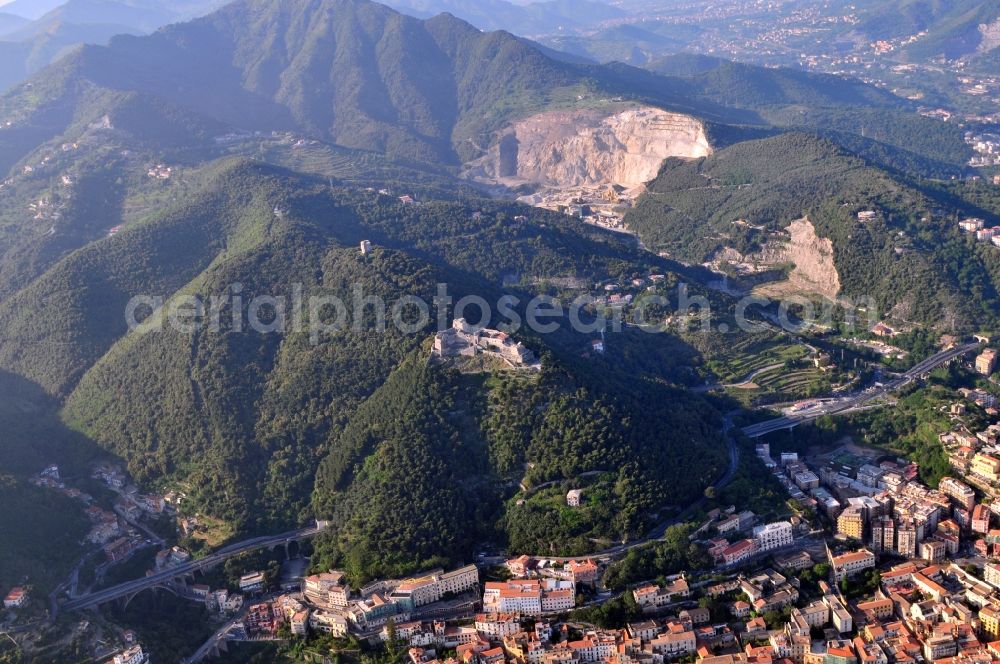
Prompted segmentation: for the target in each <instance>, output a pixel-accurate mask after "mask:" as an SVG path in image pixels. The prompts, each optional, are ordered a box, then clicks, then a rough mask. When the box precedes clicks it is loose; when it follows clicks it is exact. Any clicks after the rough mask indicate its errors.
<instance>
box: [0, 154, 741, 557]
mask: <svg viewBox="0 0 1000 664" xmlns="http://www.w3.org/2000/svg"><path fill="white" fill-rule="evenodd" d="M122 168H125V167H124V166H122ZM187 178H188V180H189V181H190V182H191V186H190V188H189V189H187V190H186V193H185V195H184V196H183V197H182V198H181V199H180V200H177V201H176V202H173V203H167V204H166V205H165V206H164V207H163V208H162V209H159V210H157V211H155V212H152V213H151V214H148V215H146V216H144V217H142V218H141V219H140V220H138V221H136V222H134V223H132V224H129V225H128V226H127V227H126V228H125V229H123V230H122V231H121V232H120V233H118V234H116V235H115V236H113V237H104V238H102V239H99V240H91V241H89V242H88V241H85V240H84V239H81V240H80V241H82V242H85V243H84V245H83V246H82V247H81V248H79V249H75V250H72V251H70V252H69V253H68V254H67V255H65V256H64V257H61V258H55V257H53V258H51V259H50V260H52V261H54V262H53V263H52V265H51V267H47V268H44V269H43V271H42V273H41V274H40V276H39V277H38V278H37V279H34V280H33V281H31V283H30V284H28V285H27V286H25V287H23V288H21V289H17V290H16V292H14V293H13V294H12V295H11V296H10V297H9V298H7V299H5V300H4V301H3V303H2V304H0V319H2V320H3V324H2V329H3V330H4V332H3V340H2V343H0V347H2V348H3V352H2V357H0V366H3V367H6V368H8V369H10V370H12V371H14V372H16V373H18V374H19V375H23V376H26V377H27V378H29V379H30V380H31V381H33V382H34V383H37V384H39V385H41V386H42V387H44V389H45V390H46V391H47V392H49V393H50V394H52V395H55V396H56V397H57V398H59V399H62V400H64V407H63V411H62V417H63V419H64V421H65V422H66V423H67V425H68V426H70V427H71V428H72V429H73V430H74V431H75V432H77V433H79V434H80V435H81V436H84V437H86V439H88V440H92V441H94V442H95V443H96V444H98V445H99V446H100V447H101V448H103V449H105V450H107V451H109V452H111V453H114V454H115V455H118V456H120V457H121V458H123V459H124V460H126V461H127V463H128V468H129V470H130V472H131V473H132V475H133V476H134V477H135V478H136V479H137V480H138V481H139V482H141V483H143V484H144V485H146V486H177V487H179V488H182V489H183V490H184V491H185V492H186V493H187V494H188V496H189V498H190V499H191V500H192V501H194V504H197V505H199V506H202V509H205V510H207V511H209V512H210V513H212V514H214V515H216V516H220V517H223V518H225V519H226V520H227V521H229V522H231V523H233V524H234V525H235V526H237V528H238V529H239V530H240V531H241V532H260V531H270V530H274V529H280V528H285V527H288V526H290V525H294V524H295V523H298V522H300V521H302V520H304V519H306V518H308V517H309V516H311V515H320V516H331V517H334V518H335V521H336V523H337V524H338V526H337V528H336V529H335V532H334V535H333V537H334V538H333V539H331V540H330V541H329V542H328V543H327V544H326V545H324V546H325V548H324V549H323V550H324V555H330V556H345V555H348V554H350V555H353V556H355V557H357V560H358V561H360V562H358V565H360V566H361V567H359V569H364V570H368V571H367V572H363V571H359V572H358V574H359V575H364V574H366V573H368V574H370V573H374V572H375V571H379V572H398V571H400V570H408V569H413V568H414V567H415V566H418V565H419V563H423V562H426V561H429V560H432V559H434V558H435V557H437V556H446V557H451V558H452V559H454V560H456V561H457V560H461V559H463V558H464V557H465V556H466V555H467V554H468V553H469V551H470V547H471V546H472V541H473V540H472V538H473V536H474V535H476V532H477V531H475V530H474V529H473V530H470V529H469V528H468V527H458V526H459V521H458V520H459V519H465V520H467V519H468V518H469V517H468V515H469V514H475V515H478V517H477V523H482V524H484V526H483V527H484V528H486V529H487V530H484V531H483V533H488V532H489V529H490V528H492V525H491V524H499V525H498V528H499V530H497V531H495V532H496V533H499V534H498V535H495V537H498V538H500V539H506V538H509V539H510V541H511V543H512V544H513V545H514V546H517V547H519V548H522V549H524V550H527V549H528V548H530V547H532V546H535V545H543V544H544V546H546V547H550V548H552V550H563V551H581V550H585V549H586V548H588V546H589V544H588V542H589V540H588V538H589V537H598V538H611V539H616V538H619V537H622V536H634V535H637V534H639V533H641V532H642V531H643V530H644V529H645V528H647V527H648V526H649V523H650V522H649V521H648V515H649V514H650V513H651V512H653V511H655V510H658V509H661V508H663V507H669V506H676V505H679V504H683V503H684V501H686V500H689V499H691V498H692V497H693V496H696V495H698V494H699V493H700V492H701V490H702V489H703V487H704V485H705V484H706V483H709V482H710V481H712V479H713V478H714V477H716V476H717V474H718V472H719V469H720V467H721V464H722V456H723V453H722V446H721V442H720V440H719V438H718V436H719V434H718V427H719V421H718V416H717V414H716V413H715V411H714V409H713V408H712V407H711V406H709V405H708V404H707V403H705V402H704V401H702V400H701V399H700V398H698V397H693V396H690V395H686V394H684V393H683V392H681V391H680V390H678V389H676V388H671V387H669V386H668V384H667V383H666V382H665V380H664V378H663V377H660V376H657V375H650V376H649V377H648V378H642V379H639V380H637V376H636V375H635V374H625V373H624V370H623V369H622V368H619V369H615V368H614V366H613V365H610V364H609V365H606V369H607V370H606V372H605V373H601V374H592V373H591V372H589V371H587V370H585V367H584V368H581V367H577V366H576V364H578V363H579V360H578V359H573V358H576V357H577V355H578V353H579V352H580V350H581V349H582V348H584V347H586V346H588V345H589V336H585V335H584V336H580V335H572V334H571V335H569V336H568V337H567V336H565V335H556V336H554V337H552V338H549V337H545V338H538V339H533V340H532V341H531V343H532V344H533V345H535V347H536V350H538V352H541V353H545V354H546V357H547V360H546V362H547V363H551V364H550V366H551V367H552V369H551V373H550V372H549V370H546V372H544V373H543V376H542V377H541V378H540V380H541V381H542V383H543V384H542V385H539V386H537V387H532V382H531V380H530V379H529V382H528V383H527V384H526V385H525V386H524V387H523V388H522V389H520V390H517V391H516V392H515V393H512V394H510V395H506V396H505V397H504V398H503V399H499V400H495V402H494V403H493V404H492V405H490V404H491V402H490V399H491V398H493V397H492V396H491V395H494V393H495V391H496V389H499V388H495V387H494V386H493V385H492V383H489V382H484V381H483V379H482V378H469V377H467V376H463V375H461V374H457V373H452V372H449V371H448V370H446V369H441V368H428V367H427V366H426V354H427V352H428V348H427V342H428V339H429V334H430V332H431V329H430V328H425V329H424V330H422V331H420V332H418V333H417V334H403V333H402V332H398V331H396V330H395V329H394V328H392V327H391V326H390V327H389V329H388V330H387V331H386V332H384V333H378V332H375V331H373V330H372V329H370V323H371V322H372V321H368V322H366V323H365V325H364V326H362V327H360V328H359V329H354V328H353V327H352V328H348V329H343V330H340V331H337V332H333V333H329V334H326V333H324V334H323V335H322V336H321V337H320V338H319V339H318V342H319V343H316V342H314V341H313V340H312V339H311V336H310V332H309V330H308V328H307V329H305V330H302V331H289V332H286V333H283V334H257V333H254V332H249V331H244V332H238V331H237V330H236V329H234V324H233V323H232V321H233V316H232V312H233V307H235V306H236V305H235V304H234V303H233V300H231V299H230V300H228V304H225V305H224V306H223V308H222V310H221V312H220V316H221V320H222V326H221V328H220V329H212V328H210V327H209V328H205V329H198V330H194V331H191V332H184V331H179V330H177V329H175V328H174V327H171V326H169V325H167V326H163V327H154V328H151V329H149V330H146V331H143V330H141V329H140V330H139V331H135V332H131V333H129V331H128V330H127V328H126V325H125V320H124V318H123V316H122V311H124V309H125V305H126V303H127V302H128V300H129V298H130V297H132V296H134V295H141V294H160V295H163V296H165V297H167V298H177V297H181V296H184V295H191V294H200V295H202V296H203V298H205V299H206V300H207V299H208V298H210V297H211V296H213V295H216V296H217V295H225V294H227V293H229V292H230V291H231V289H232V288H233V285H234V284H239V294H240V296H241V297H242V298H243V301H244V302H247V301H249V300H250V299H251V298H252V297H253V296H254V295H256V294H268V295H274V296H291V294H292V289H293V288H296V287H298V288H301V293H302V297H303V298H308V297H309V296H310V295H313V294H320V293H322V294H323V295H326V296H330V295H336V296H338V297H340V298H342V299H343V300H344V301H345V302H351V301H352V300H351V297H352V296H353V293H354V291H355V289H359V288H360V289H361V290H362V291H363V293H364V294H366V295H369V296H371V295H378V296H380V297H382V298H384V300H385V302H386V303H387V306H388V307H391V306H392V304H393V303H394V302H395V301H397V300H398V299H399V298H400V297H402V296H404V295H405V296H420V297H422V298H424V299H425V300H426V301H431V300H432V298H433V296H434V294H435V292H436V285H437V284H439V283H445V284H449V286H450V288H451V294H452V296H453V297H455V298H456V299H457V298H459V297H461V296H462V295H464V294H473V293H474V294H477V295H480V296H485V297H487V298H488V299H490V300H493V299H495V298H496V297H499V295H500V293H501V292H502V291H501V288H500V284H501V283H502V282H504V281H509V280H510V279H511V278H512V277H513V278H514V279H516V280H517V281H518V282H520V283H524V284H530V283H533V282H535V281H538V280H545V279H548V278H552V279H555V278H561V277H566V276H571V277H574V278H579V279H583V280H584V282H585V283H586V282H589V281H592V280H596V279H599V278H604V277H606V276H608V275H612V276H618V277H621V278H625V277H627V276H628V277H631V276H633V275H637V274H643V273H646V272H647V271H648V270H651V269H660V270H664V269H666V266H665V265H663V264H662V262H661V261H659V260H658V259H650V258H648V257H645V256H644V255H643V254H641V253H639V252H638V251H637V250H636V249H635V248H634V247H632V246H631V243H630V242H628V241H627V240H623V239H619V238H616V237H612V236H608V235H606V234H604V233H601V232H599V231H596V230H591V231H587V230H585V229H583V228H580V227H579V225H578V224H577V223H576V222H574V221H572V220H570V219H568V218H566V217H565V216H563V215H558V214H555V213H544V212H532V211H528V210H525V209H524V208H522V207H521V206H516V205H513V204H506V203H496V202H488V201H482V200H464V201H453V202H446V201H445V202H428V203H425V204H423V205H421V206H405V205H403V204H402V203H400V202H399V201H398V200H397V199H395V198H393V197H389V196H384V195H379V194H377V193H373V192H366V191H358V190H357V189H354V188H343V187H337V186H334V187H333V188H331V187H330V184H329V183H328V182H326V181H325V180H324V181H317V180H315V179H313V178H308V177H303V176H300V175H296V174H294V173H291V172H289V171H286V170H284V169H278V168H275V167H272V166H266V165H262V164H256V163H252V162H247V161H245V160H224V161H222V162H218V163H213V164H209V165H207V166H203V167H200V168H199V169H197V170H194V171H190V172H189V173H188V175H187ZM124 180H125V181H126V183H125V184H123V185H122V186H123V188H124V189H126V190H128V189H130V188H133V187H136V186H137V185H135V184H134V183H132V184H128V183H127V182H128V178H127V177H125V178H124ZM120 195H123V196H125V197H126V198H128V195H127V194H120ZM276 209H279V210H281V212H280V214H279V213H277V212H276ZM523 214H528V215H530V217H531V219H530V220H529V221H524V220H521V221H518V222H515V221H514V217H515V216H518V215H523ZM362 238H367V239H371V240H372V241H373V242H375V243H376V246H377V247H379V248H378V249H377V250H376V251H375V252H374V253H373V255H371V256H369V257H362V256H360V255H359V254H358V251H357V244H358V242H359V241H360V239H362ZM654 265H655V266H656V267H655V268H654ZM311 315H312V314H310V313H309V312H308V311H307V312H306V318H307V322H308V321H309V319H310V316H311ZM371 315H374V314H371ZM672 339H673V337H668V336H665V337H663V339H662V342H663V343H668V340H672ZM669 343H674V341H669ZM558 367H561V369H560V368H558ZM414 372H416V373H414ZM617 372H622V373H621V375H620V377H619V378H615V376H616V373H617ZM640 375H641V374H640ZM414 380H416V381H417V382H415V383H414V382H413V381H414ZM437 394H440V396H435V395H437ZM449 395H450V396H449ZM514 395H519V396H514ZM439 399H440V401H439ZM521 399H524V400H525V401H524V405H523V406H521V405H517V404H518V403H520V400H521ZM652 403H657V404H670V405H669V406H662V405H661V406H660V407H658V408H652V407H650V404H652ZM529 404H531V405H529ZM536 408H541V410H536ZM434 423H437V424H434ZM514 431H520V432H522V433H521V436H522V437H521V438H517V437H512V435H511V434H512V432H514ZM449 432H451V433H449ZM657 432H670V433H669V435H666V434H660V433H657ZM421 441H426V444H424V443H421ZM476 441H480V442H479V443H476ZM418 443H420V444H418ZM474 444H478V445H479V447H476V448H475V449H472V448H470V449H469V450H466V448H465V446H466V445H474ZM651 446H652V447H651ZM477 455H478V456H477ZM685 455H691V459H692V463H693V459H695V458H697V459H698V460H699V465H698V472H697V473H693V472H691V471H690V470H688V471H684V472H681V469H682V468H683V467H685V464H684V463H682V460H683V459H684V458H686V456H685ZM645 458H655V459H662V460H663V462H664V464H663V465H659V466H658V465H656V464H650V463H648V462H645V463H643V462H640V459H645ZM675 462H676V463H675ZM527 463H530V464H532V465H533V466H534V470H533V471H532V473H531V475H530V477H528V478H523V475H524V466H525V464H527ZM372 464H381V465H380V466H379V468H380V470H379V471H378V472H376V471H375V470H374V468H373V467H372ZM468 464H473V465H472V466H469V465H468ZM678 464H679V465H678ZM29 465H30V464H29ZM320 467H322V468H323V469H324V470H323V472H322V474H321V475H320V479H319V481H317V480H316V478H317V471H318V469H319V468H320ZM337 469H339V470H337ZM594 470H600V471H601V472H602V473H603V475H602V477H601V479H600V480H599V484H597V485H595V487H597V488H600V493H598V492H597V491H595V500H596V496H598V495H600V496H604V497H603V498H602V499H601V500H600V501H599V502H595V503H594V506H593V507H592V509H591V510H589V511H588V512H586V516H583V515H581V520H580V521H578V522H577V523H575V524H573V525H572V526H571V527H570V526H566V527H565V528H564V529H561V530H552V529H551V527H550V524H551V520H552V519H553V518H555V514H554V513H553V512H552V511H551V510H552V508H551V507H543V506H541V505H533V504H531V503H529V507H525V508H523V509H529V510H532V512H531V514H530V515H529V516H525V517H524V518H520V517H519V518H512V517H506V516H505V515H506V514H507V511H508V506H507V505H506V504H505V502H504V501H505V499H506V498H507V497H508V496H509V493H510V486H511V485H512V484H513V485H516V483H517V482H519V481H521V480H522V479H524V480H525V481H527V482H528V483H529V484H533V483H538V482H544V481H549V480H553V479H560V480H563V479H564V480H569V481H572V480H574V479H575V478H577V477H578V475H580V474H581V473H586V472H589V471H594ZM400 474H405V475H406V477H408V478H410V480H409V482H408V483H407V485H406V491H407V494H406V495H407V496H409V499H408V501H405V502H406V504H407V506H408V507H407V509H401V507H400V501H401V500H402V497H401V494H399V491H401V490H402V489H401V488H400V487H401V486H402V485H401V484H400V483H399V482H396V481H394V480H392V479H391V478H392V477H395V476H397V475H400ZM444 477H455V478H460V480H457V481H456V482H455V484H454V485H449V487H450V488H448V489H447V490H444V489H442V488H441V480H442V478H444ZM414 478H417V479H414ZM421 482H422V483H424V484H419V483H421ZM418 486H423V489H421V490H420V491H418V490H417V487H418ZM604 487H607V488H606V490H605V488H604ZM472 489H475V490H474V491H473V490H472ZM456 504H458V505H465V506H466V508H467V509H466V510H465V511H460V512H456V511H455V509H454V506H455V505H456ZM510 507H511V508H512V507H513V505H511V506H510ZM519 509H521V508H519ZM609 514H620V517H619V518H617V519H615V520H611V519H610V518H607V517H608V515H609ZM420 515H424V517H426V518H422V517H421V516H420ZM435 515H438V516H435ZM483 533H480V534H483ZM387 547H389V549H388V550H390V551H392V552H393V553H392V555H387V554H385V551H386V550H387ZM374 552H380V553H379V555H378V556H376V555H375V554H374Z"/></svg>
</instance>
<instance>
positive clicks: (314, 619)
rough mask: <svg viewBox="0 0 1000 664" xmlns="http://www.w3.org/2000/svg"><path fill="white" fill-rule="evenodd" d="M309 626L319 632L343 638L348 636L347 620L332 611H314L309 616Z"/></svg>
mask: <svg viewBox="0 0 1000 664" xmlns="http://www.w3.org/2000/svg"><path fill="white" fill-rule="evenodd" d="M309 626H310V627H312V628H313V629H314V630H315V631H317V632H322V633H324V634H331V635H333V636H337V637H341V636H347V618H345V617H344V616H343V615H341V614H340V613H336V612H331V611H313V612H312V613H311V614H310V616H309Z"/></svg>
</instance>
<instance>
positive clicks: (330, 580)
mask: <svg viewBox="0 0 1000 664" xmlns="http://www.w3.org/2000/svg"><path fill="white" fill-rule="evenodd" d="M302 593H303V594H304V595H305V598H306V599H307V600H309V602H311V603H312V604H315V605H316V606H318V607H321V608H325V609H329V608H334V607H340V608H343V607H346V606H347V604H348V601H349V600H350V597H351V587H350V586H349V585H347V584H346V583H345V582H344V574H343V573H342V572H336V571H330V572H323V573H321V574H314V575H312V576H307V577H306V578H305V581H304V582H303V584H302Z"/></svg>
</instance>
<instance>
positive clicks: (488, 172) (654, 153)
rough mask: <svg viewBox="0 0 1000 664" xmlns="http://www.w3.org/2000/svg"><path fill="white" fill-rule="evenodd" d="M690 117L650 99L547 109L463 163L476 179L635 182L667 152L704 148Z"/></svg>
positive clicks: (700, 129)
mask: <svg viewBox="0 0 1000 664" xmlns="http://www.w3.org/2000/svg"><path fill="white" fill-rule="evenodd" d="M711 151H712V149H711V147H710V146H709V143H708V139H707V137H706V135H705V128H704V126H703V125H702V123H701V122H700V121H698V120H697V119H695V118H693V117H690V116H687V115H681V114H679V113H670V112H667V111H664V110H661V109H658V108H653V107H650V106H631V107H626V106H624V105H622V106H619V107H616V108H615V109H614V110H611V111H608V110H599V109H586V110H572V111H548V112H545V113H540V114H538V115H534V116H531V117H528V118H525V119H523V120H520V121H518V122H516V123H514V124H513V125H512V126H510V127H508V128H507V129H506V130H505V131H503V132H502V133H501V135H500V136H499V138H498V140H497V142H496V144H495V145H494V146H493V147H492V148H491V149H490V150H489V151H488V153H487V154H486V155H485V156H483V157H482V158H480V159H478V160H476V161H475V162H472V163H470V164H467V167H466V176H467V177H471V178H475V179H477V180H480V181H485V182H490V183H497V184H503V185H506V186H519V185H523V184H536V185H539V186H542V187H549V188H557V189H564V188H572V187H597V186H601V185H604V184H618V185H621V186H623V187H625V188H626V189H632V188H635V187H640V186H642V185H644V184H645V183H647V182H649V181H650V180H652V179H653V178H654V177H656V175H657V173H658V172H659V170H660V166H661V165H662V164H663V161H664V160H665V159H666V158H667V157H687V158H697V157H704V156H707V155H709V154H711Z"/></svg>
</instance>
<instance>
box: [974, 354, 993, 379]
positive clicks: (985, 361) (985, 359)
mask: <svg viewBox="0 0 1000 664" xmlns="http://www.w3.org/2000/svg"><path fill="white" fill-rule="evenodd" d="M996 368H997V351H996V350H995V349H993V348H987V349H986V350H984V351H983V352H982V353H980V354H979V355H978V356H976V371H977V372H978V373H980V374H982V375H984V376H991V375H993V372H994V371H996Z"/></svg>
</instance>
